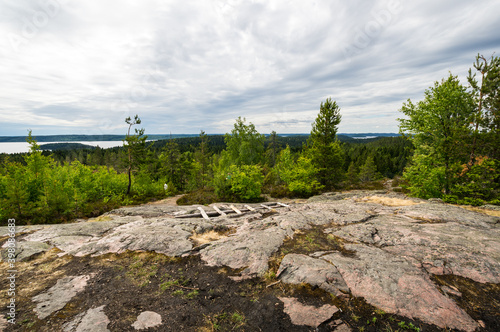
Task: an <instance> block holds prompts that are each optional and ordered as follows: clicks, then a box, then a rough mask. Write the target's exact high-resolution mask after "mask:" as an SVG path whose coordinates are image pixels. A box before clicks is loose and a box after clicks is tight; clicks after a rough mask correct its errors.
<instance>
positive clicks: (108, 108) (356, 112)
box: [0, 0, 500, 136]
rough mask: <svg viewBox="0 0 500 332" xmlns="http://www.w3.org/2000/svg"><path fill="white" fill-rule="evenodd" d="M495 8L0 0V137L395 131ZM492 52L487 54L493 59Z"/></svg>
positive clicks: (468, 56)
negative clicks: (239, 121) (336, 119)
mask: <svg viewBox="0 0 500 332" xmlns="http://www.w3.org/2000/svg"><path fill="white" fill-rule="evenodd" d="M498 13H500V1H498V0H491V1H487V0H484V1H470V0H463V1H462V0H432V1H427V0H422V1H412V2H411V4H410V3H408V1H392V0H390V1H369V0H358V1H331V0H316V1H298V0H276V1H275V0H262V1H261V0H211V1H208V0H200V1H194V0H193V1H191V0H185V1H165V0H161V1H160V0H158V1H156V0H128V1H125V0H85V1H81V0H41V1H39V0H33V1H28V0H0V37H1V41H0V78H1V79H0V84H1V88H0V124H1V126H0V136H10V135H25V134H26V133H27V130H28V129H32V130H33V134H34V135H35V136H36V135H50V134H102V133H104V134H124V133H125V132H126V124H125V122H124V119H125V118H126V117H127V116H133V115H134V114H138V115H139V116H140V117H141V119H142V122H143V123H142V127H144V128H145V129H146V134H147V133H149V134H168V133H172V134H181V133H193V134H195V133H199V132H200V130H204V131H206V132H207V133H209V134H215V133H226V132H229V131H230V130H231V128H232V126H233V123H234V121H235V119H236V118H237V117H238V116H241V117H245V118H246V119H247V121H250V122H252V123H254V124H255V125H256V127H257V130H258V131H259V132H261V133H270V132H271V131H272V130H275V131H276V132H278V133H308V132H310V130H311V123H312V122H313V121H314V119H315V117H316V115H317V114H318V111H319V106H320V103H321V102H322V101H324V100H325V99H326V98H328V97H332V99H334V100H336V101H337V103H338V104H339V106H340V108H341V113H342V122H341V124H340V126H339V132H343V133H366V132H381V133H382V132H398V122H397V120H396V119H397V118H398V117H400V116H401V115H400V113H399V111H398V110H399V109H400V108H401V105H402V103H403V102H404V101H406V100H407V99H408V98H411V99H412V100H414V101H416V100H420V99H422V96H423V93H424V90H425V89H427V88H428V87H430V86H432V85H433V83H434V82H435V81H438V80H441V79H442V78H444V77H446V76H448V73H449V72H451V73H452V74H454V75H458V76H459V78H460V79H461V81H462V82H463V83H464V84H466V74H467V71H468V69H469V68H470V67H471V66H472V63H473V62H474V59H475V56H476V55H477V54H478V53H481V54H484V55H485V56H487V57H490V56H491V55H492V54H493V52H495V51H496V52H499V51H500V33H499V31H500V19H499V18H498ZM496 55H498V54H496Z"/></svg>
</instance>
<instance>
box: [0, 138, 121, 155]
mask: <svg viewBox="0 0 500 332" xmlns="http://www.w3.org/2000/svg"><path fill="white" fill-rule="evenodd" d="M49 143H81V144H86V145H93V146H99V147H101V148H103V149H106V148H112V147H115V146H122V145H123V142H122V141H90V142H38V144H39V145H43V144H49ZM29 150H30V145H29V144H28V143H27V142H12V143H5V142H1V143H0V153H20V152H28V151H29Z"/></svg>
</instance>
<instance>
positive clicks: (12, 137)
mask: <svg viewBox="0 0 500 332" xmlns="http://www.w3.org/2000/svg"><path fill="white" fill-rule="evenodd" d="M261 134H262V133H261ZM276 134H277V135H278V136H293V135H310V133H276ZM206 135H207V136H222V135H226V133H221V134H206ZM263 135H264V136H270V134H267V133H264V134H263ZM337 135H344V136H375V137H378V136H399V135H400V134H399V133H395V132H386V133H374V132H359V133H337ZM125 136H126V134H96V135H89V134H51V135H33V134H32V137H33V138H35V139H38V138H44V139H47V138H59V137H60V138H75V139H78V138H108V139H117V138H121V137H125ZM145 136H148V137H153V138H154V139H168V138H169V136H172V137H177V138H179V136H182V137H197V136H199V134H145ZM27 137H28V135H25V136H23V135H0V143H9V142H21V141H20V140H22V141H25V139H26V138H27ZM6 140H8V141H6ZM105 140H107V139H104V141H105ZM43 141H44V142H47V141H46V140H43ZM97 141H99V140H97Z"/></svg>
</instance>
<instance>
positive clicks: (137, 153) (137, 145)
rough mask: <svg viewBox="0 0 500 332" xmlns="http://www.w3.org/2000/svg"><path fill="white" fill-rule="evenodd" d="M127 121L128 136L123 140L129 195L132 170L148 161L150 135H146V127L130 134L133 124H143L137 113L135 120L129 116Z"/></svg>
mask: <svg viewBox="0 0 500 332" xmlns="http://www.w3.org/2000/svg"><path fill="white" fill-rule="evenodd" d="M125 122H126V123H127V124H128V125H129V126H128V131H127V136H126V137H125V139H124V140H123V146H124V147H125V153H126V159H125V165H126V167H127V175H128V186H127V195H129V194H130V188H131V186H132V172H133V171H134V170H136V169H138V168H139V166H140V165H141V163H144V162H145V161H146V160H145V159H146V156H147V151H148V147H147V146H146V140H147V139H148V136H145V135H144V128H141V129H137V128H135V134H134V135H131V134H130V130H131V129H132V126H135V125H138V124H141V119H140V118H139V116H138V115H137V114H136V115H135V117H134V119H133V120H132V119H131V118H130V117H127V118H126V119H125Z"/></svg>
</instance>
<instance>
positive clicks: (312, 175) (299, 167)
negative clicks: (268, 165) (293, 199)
mask: <svg viewBox="0 0 500 332" xmlns="http://www.w3.org/2000/svg"><path fill="white" fill-rule="evenodd" d="M274 172H276V174H277V175H278V177H279V178H280V179H281V180H282V181H283V182H284V183H285V184H286V185H287V187H288V189H289V190H290V191H291V192H292V193H293V194H294V195H298V196H302V197H309V196H311V195H313V194H315V193H317V192H318V191H319V190H321V188H322V186H321V185H320V183H319V182H318V181H317V180H316V176H317V174H318V170H317V169H316V168H315V167H314V165H313V163H312V161H311V159H310V158H307V157H306V156H305V155H301V156H299V158H298V159H297V161H294V159H293V156H292V154H291V151H290V147H289V146H287V147H286V149H284V150H282V151H281V152H280V154H279V156H278V161H277V163H276V167H275V168H274Z"/></svg>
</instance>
